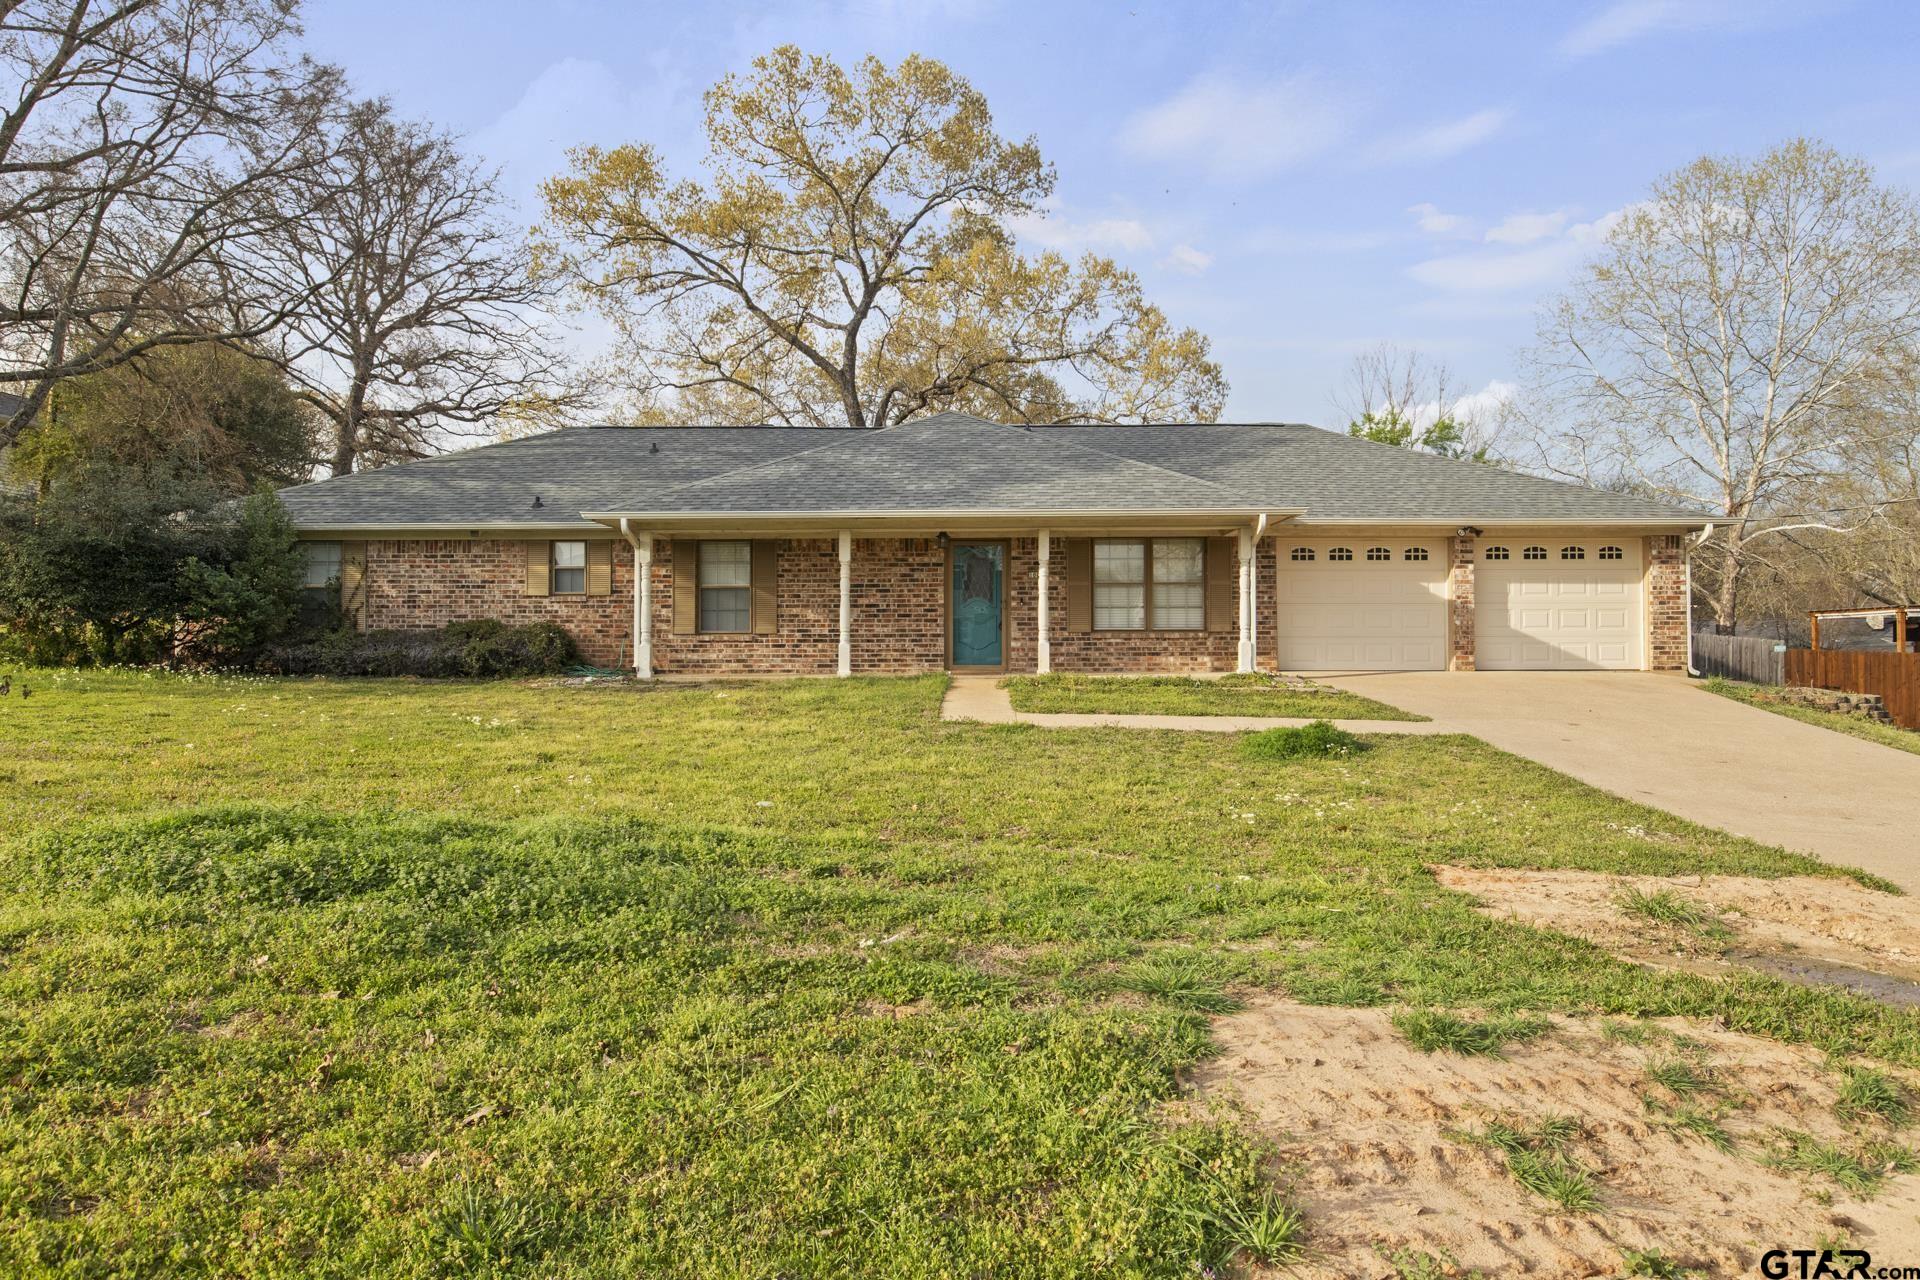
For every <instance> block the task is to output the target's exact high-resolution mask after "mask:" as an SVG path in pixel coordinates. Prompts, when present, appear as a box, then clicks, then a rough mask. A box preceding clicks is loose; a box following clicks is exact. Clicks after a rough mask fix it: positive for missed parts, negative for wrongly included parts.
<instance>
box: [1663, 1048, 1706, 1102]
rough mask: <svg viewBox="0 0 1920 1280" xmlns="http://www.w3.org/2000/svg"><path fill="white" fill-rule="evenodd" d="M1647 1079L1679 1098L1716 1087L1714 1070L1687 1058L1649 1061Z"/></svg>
mask: <svg viewBox="0 0 1920 1280" xmlns="http://www.w3.org/2000/svg"><path fill="white" fill-rule="evenodd" d="M1647 1079H1649V1080H1651V1081H1653V1082H1654V1083H1655V1084H1657V1085H1659V1086H1660V1087H1661V1088H1663V1089H1665V1090H1666V1091H1667V1092H1669V1093H1671V1094H1673V1095H1674V1096H1675V1097H1679V1098H1685V1097H1690V1096H1692V1095H1693V1094H1696V1093H1701V1092H1704V1091H1705V1090H1708V1089H1711V1088H1713V1087H1714V1078H1713V1072H1712V1071H1711V1070H1710V1069H1709V1068H1707V1067H1704V1066H1702V1065H1700V1064H1699V1063H1696V1062H1690V1061H1688V1060H1687V1059H1685V1058H1663V1059H1660V1060H1658V1061H1655V1062H1649V1063H1648V1064H1647Z"/></svg>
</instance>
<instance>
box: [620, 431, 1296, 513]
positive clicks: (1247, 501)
mask: <svg viewBox="0 0 1920 1280" xmlns="http://www.w3.org/2000/svg"><path fill="white" fill-rule="evenodd" d="M948 413H949V411H946V410H943V411H942V412H941V413H937V414H931V415H929V416H928V417H925V418H915V419H912V420H911V421H910V422H901V423H895V424H894V425H893V426H892V427H886V428H883V429H881V431H872V430H868V431H858V430H852V429H849V430H848V432H847V435H848V439H847V440H844V441H841V440H834V441H828V442H826V443H823V444H818V445H815V446H814V447H813V448H811V449H801V450H799V451H798V452H796V453H789V454H787V455H785V456H784V457H779V458H766V459H763V460H761V461H759V462H750V463H748V464H746V465H745V466H740V467H735V468H733V469H732V470H730V471H716V472H715V473H713V474H712V475H707V476H700V477H698V478H696V479H693V480H687V481H684V482H682V483H680V484H677V485H674V486H672V487H671V488H667V489H662V490H660V491H659V492H658V493H656V494H655V495H654V497H655V498H656V499H659V498H668V497H671V496H672V495H674V494H676V493H678V492H680V491H681V490H683V489H691V488H694V487H696V486H702V485H712V484H715V483H717V482H719V481H723V480H735V479H740V478H743V477H745V478H750V477H751V474H752V473H753V472H755V471H760V470H764V469H767V468H771V467H778V466H785V465H787V464H789V463H792V462H795V461H798V460H800V459H802V458H806V457H809V456H811V455H812V454H816V453H819V452H820V451H821V450H823V449H831V448H834V447H836V446H838V445H841V444H848V443H852V442H854V441H858V440H861V439H865V438H867V437H869V436H872V435H878V434H882V433H883V432H885V431H895V430H898V429H899V428H900V427H904V426H910V425H914V424H924V423H930V422H933V421H935V420H936V419H938V418H940V417H942V416H947V414H948ZM951 416H953V417H957V418H964V419H967V420H969V421H972V422H976V423H978V424H979V425H981V426H983V427H996V428H999V429H1000V430H1002V431H1017V432H1019V433H1020V434H1022V435H1024V436H1027V437H1028V438H1031V437H1032V435H1033V433H1034V431H1035V430H1036V429H1037V430H1041V431H1044V430H1046V428H1044V427H1043V428H1035V427H1033V426H1032V425H1030V424H1027V423H1014V422H995V421H994V420H993V419H991V418H982V417H979V416H978V415H976V414H970V413H969V414H962V413H952V414H951ZM1048 447H1049V448H1066V449H1071V450H1073V451H1074V452H1076V453H1085V454H1091V455H1093V456H1095V457H1099V458H1106V459H1108V460H1110V461H1112V462H1119V463H1124V464H1125V465H1127V466H1129V467H1138V468H1140V469H1142V470H1145V471H1153V472H1159V473H1160V474H1162V475H1169V476H1175V477H1178V478H1179V479H1181V480H1185V481H1187V482H1188V483H1190V484H1198V485H1205V486H1206V487H1207V488H1209V489H1213V490H1217V491H1218V492H1219V493H1221V494H1222V495H1224V496H1226V497H1229V498H1232V499H1234V500H1235V501H1237V502H1240V503H1242V504H1244V505H1246V506H1250V507H1257V506H1259V505H1261V504H1260V503H1258V502H1256V501H1254V500H1253V499H1252V498H1250V497H1248V496H1247V495H1246V494H1244V493H1241V492H1239V491H1238V490H1235V489H1229V488H1228V487H1227V486H1226V485H1223V484H1221V483H1220V482H1219V481H1217V480H1208V479H1207V478H1205V477H1204V476H1196V475H1193V474H1191V473H1189V472H1186V471H1176V470H1174V469H1173V468H1171V467H1163V466H1161V465H1160V464H1158V463H1155V462H1147V461H1145V460H1144V459H1140V458H1129V457H1127V456H1126V455H1124V454H1119V453H1110V452H1108V451H1107V450H1105V449H1095V448H1093V447H1091V446H1088V445H1083V444H1077V443H1075V442H1074V441H1072V440H1054V441H1049V442H1048Z"/></svg>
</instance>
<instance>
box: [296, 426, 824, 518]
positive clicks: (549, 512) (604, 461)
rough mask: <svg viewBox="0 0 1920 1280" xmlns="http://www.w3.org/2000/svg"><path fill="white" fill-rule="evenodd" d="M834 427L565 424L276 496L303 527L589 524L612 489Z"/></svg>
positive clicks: (744, 461)
mask: <svg viewBox="0 0 1920 1280" xmlns="http://www.w3.org/2000/svg"><path fill="white" fill-rule="evenodd" d="M841 434H843V433H842V432H838V431H831V430H823V429H819V428H807V427H574V428H571V429H568V430H565V431H553V432H549V433H548V434H546V435H540V436H531V437H529V438H527V439H524V440H509V441H506V442H504V443H502V444H492V445H485V446H483V447H481V448H478V449H466V450H462V451H461V452H459V453H449V454H445V455H443V456H441V457H438V458H428V459H426V460H424V461H421V462H408V463H403V464H401V465H399V466H392V467H382V468H380V469H379V470H377V471H361V472H356V473H354V474H353V475H349V476H338V477H336V478H334V479H331V480H318V481H315V482H314V483H312V484H303V485H297V486H295V487H294V488H291V489H282V490H281V491H280V499H281V501H282V502H284V503H286V506H287V510H288V512H290V513H291V514H292V516H293V520H294V523H295V524H297V525H301V526H306V527H312V528H327V527H345V526H353V525H442V526H446V527H448V528H458V527H482V526H489V525H502V524H527V525H543V526H560V525H570V524H571V525H580V526H582V527H584V528H593V527H595V526H594V525H593V523H592V522H591V521H588V520H584V519H582V518H581V516H580V513H581V512H582V511H597V510H600V509H602V508H604V507H605V506H606V505H607V504H608V503H610V502H612V501H613V500H614V499H615V498H616V497H618V496H621V495H626V494H640V493H647V492H654V493H658V492H663V491H665V490H668V489H672V488H675V487H677V486H679V485H683V484H685V483H687V481H689V480H697V479H699V478H701V477H703V476H710V475H716V474H718V473H720V472H723V471H732V470H734V469H736V468H738V467H747V466H752V465H753V464H755V463H758V462H765V461H768V460H769V459H773V458H779V457H784V456H785V455H787V454H789V453H797V452H799V451H800V450H802V449H810V448H812V447H814V446H815V445H818V444H821V443H823V442H825V441H826V440H828V439H830V438H833V437H836V436H839V435H841ZM536 497H538V498H539V499H540V503H541V505H540V507H539V508H538V509H535V508H534V506H533V500H534V498H536Z"/></svg>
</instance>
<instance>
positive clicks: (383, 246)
mask: <svg viewBox="0 0 1920 1280" xmlns="http://www.w3.org/2000/svg"><path fill="white" fill-rule="evenodd" d="M327 150H328V153H329V158H328V162H327V166H326V168H325V170H324V172H323V173H322V174H321V175H320V176H319V177H318V179H317V180H316V182H317V185H318V187H319V188H320V189H319V190H317V191H316V192H314V193H313V197H312V198H310V199H306V200H304V201H303V203H304V204H305V205H307V206H308V207H309V211H308V212H306V213H304V214H301V215H299V216H292V217H288V218H286V219H284V220H283V221H282V222H281V223H280V224H279V225H278V228H277V230H276V234H275V241H276V243H277V246H278V258H279V269H280V271H281V273H282V274H283V276H284V278H285V289H286V292H287V293H288V295H289V296H291V297H297V298H298V299H299V300H300V302H299V305H298V306H297V307H296V308H295V309H294V311H293V312H292V314H291V315H290V316H289V317H288V318H287V322H286V324H285V326H284V328H283V329H282V331H281V339H280V342H281V349H280V358H281V360H282V362H283V364H284V365H285V367H286V368H287V370H288V371H289V373H290V374H291V375H292V376H293V377H294V379H295V380H296V381H297V382H298V383H299V384H300V385H301V386H302V387H303V388H304V394H305V396H306V397H307V399H308V400H309V401H310V402H311V403H312V404H314V405H315V406H316V407H318V408H319V409H320V410H321V411H322V412H323V413H325V414H326V416H327V417H328V418H329V419H330V420H331V422H332V424H333V430H332V440H331V448H330V450H329V454H330V462H331V465H332V471H333V474H335V475H344V474H346V473H347V472H349V471H352V470H354V469H355V468H356V467H361V466H366V465H379V464H381V463H384V462H388V461H392V460H396V459H403V458H417V457H422V456H425V455H427V454H429V453H433V452H437V451H438V450H439V449H440V448H442V447H444V437H445V436H446V435H448V434H451V433H458V432H460V430H461V428H462V427H463V426H464V425H466V424H473V423H478V422H481V421H485V420H491V419H494V418H496V417H498V416H502V415H505V416H509V417H514V418H517V419H526V418H551V417H553V416H556V415H560V414H564V413H565V412H566V411H568V410H570V409H571V408H573V407H574V406H576V405H577V404H578V403H579V402H580V401H581V400H582V399H583V393H582V392H581V391H580V390H579V389H578V387H577V386H575V385H573V384H571V383H570V382H569V381H568V380H567V378H566V376H565V368H564V360H563V357H562V354H561V352H560V351H559V349H558V348H557V347H556V346H555V345H554V344H553V343H552V342H551V340H550V338H549V337H548V332H547V330H548V327H549V326H547V325H544V324H543V323H542V322H543V321H544V320H546V319H547V318H548V317H546V315H545V313H544V312H543V311H542V310H541V309H540V308H541V305H542V304H543V303H544V302H545V301H546V300H547V298H548V292H549V290H548V286H546V285H545V284H543V283H541V282H539V281H536V280H535V279H534V278H533V276H532V274H531V272H530V270H529V253H528V247H527V241H526V236H525V234H524V232H522V231H520V230H519V229H517V228H514V227H513V226H511V225H510V224H509V222H508V220H507V218H506V216H505V214H506V211H505V207H504V201H503V198H502V196H501V194H500V192H499V189H498V186H497V184H496V175H495V174H494V173H493V172H492V171H490V170H487V169H483V168H482V167H481V166H479V165H478V164H476V163H475V162H474V161H472V160H470V159H469V158H468V157H467V156H465V155H464V154H462V152H461V150H460V147H459V146H458V144H457V143H456V142H455V140H454V139H452V138H451V137H448V136H447V135H445V134H443V133H439V132H436V131H435V130H433V129H432V128H431V127H429V126H427V125H423V124H418V123H414V122H411V121H406V120H400V119H397V118H396V117H395V116H394V114H393V111H392V109H391V108H390V107H389V106H388V104H387V103H385V102H382V101H372V102H363V103H359V104H356V105H355V106H353V107H352V109H351V110H349V111H348V112H346V113H345V114H344V116H343V118H342V120H341V123H340V125H339V131H338V136H337V138H336V139H335V140H334V142H333V145H331V146H329V147H328V148H327ZM296 199H298V197H296ZM296 212H297V211H296Z"/></svg>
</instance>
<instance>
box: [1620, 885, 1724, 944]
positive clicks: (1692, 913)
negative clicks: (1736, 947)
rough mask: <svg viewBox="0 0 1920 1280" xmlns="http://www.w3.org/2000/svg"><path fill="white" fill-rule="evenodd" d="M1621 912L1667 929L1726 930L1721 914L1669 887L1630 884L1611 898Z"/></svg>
mask: <svg viewBox="0 0 1920 1280" xmlns="http://www.w3.org/2000/svg"><path fill="white" fill-rule="evenodd" d="M1614 903H1615V905H1617V906H1618V907H1619V908H1620V910H1621V912H1622V913H1623V914H1625V915H1630V916H1634V917H1636V918H1637V919H1641V920H1645V921H1647V922H1649V923H1651V924H1658V925H1665V926H1666V927H1668V928H1670V929H1688V930H1691V931H1693V932H1695V933H1700V934H1713V933H1716V932H1717V933H1722V934H1724V933H1726V932H1727V929H1726V926H1725V925H1723V924H1721V923H1720V918H1719V917H1718V916H1717V915H1715V914H1714V913H1713V912H1711V911H1709V910H1707V908H1705V907H1703V906H1700V905H1699V904H1698V903H1694V902H1689V901H1688V900H1687V899H1685V898H1683V897H1681V896H1680V895H1679V894H1677V893H1675V892H1674V891H1673V890H1671V889H1656V890H1654V891H1653V892H1651V893H1649V892H1647V891H1646V890H1644V889H1636V888H1630V889H1627V890H1626V891H1625V892H1623V893H1621V894H1620V896H1619V897H1617V898H1615V899H1614Z"/></svg>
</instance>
